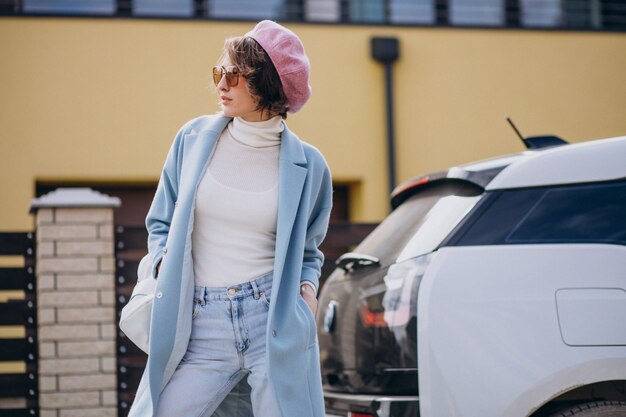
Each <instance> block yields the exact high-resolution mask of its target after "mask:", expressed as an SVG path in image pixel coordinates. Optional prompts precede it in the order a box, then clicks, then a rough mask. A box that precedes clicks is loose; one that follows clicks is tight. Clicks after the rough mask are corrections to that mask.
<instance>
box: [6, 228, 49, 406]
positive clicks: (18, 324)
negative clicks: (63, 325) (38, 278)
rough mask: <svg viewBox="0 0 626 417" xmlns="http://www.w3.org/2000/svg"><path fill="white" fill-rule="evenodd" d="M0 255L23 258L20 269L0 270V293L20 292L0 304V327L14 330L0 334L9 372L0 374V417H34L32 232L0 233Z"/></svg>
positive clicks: (37, 392) (34, 343)
mask: <svg viewBox="0 0 626 417" xmlns="http://www.w3.org/2000/svg"><path fill="white" fill-rule="evenodd" d="M0 255H3V256H7V255H9V256H16V255H17V256H22V257H23V259H24V262H23V263H24V266H23V267H15V268H6V267H5V268H0V291H9V293H8V294H14V293H16V292H17V293H19V292H23V297H21V296H15V297H11V296H9V297H6V298H7V301H6V302H0V326H7V327H4V328H5V329H7V330H8V329H11V330H18V331H17V332H14V331H10V332H9V331H5V333H4V334H3V335H0V364H1V365H4V366H3V367H4V368H5V369H9V372H8V373H0V417H26V416H29V417H33V416H38V415H39V400H38V397H39V388H38V373H37V314H36V313H37V304H36V287H35V235H34V233H0ZM20 328H21V329H20ZM22 329H23V330H22ZM15 368H21V369H19V371H18V370H16V369H15Z"/></svg>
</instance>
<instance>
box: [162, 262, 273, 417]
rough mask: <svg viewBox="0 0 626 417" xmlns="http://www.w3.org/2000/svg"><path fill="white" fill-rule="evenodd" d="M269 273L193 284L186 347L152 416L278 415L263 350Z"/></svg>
mask: <svg viewBox="0 0 626 417" xmlns="http://www.w3.org/2000/svg"><path fill="white" fill-rule="evenodd" d="M272 277H273V274H272V273H271V272H270V273H269V274H266V275H263V276H261V277H259V278H256V279H254V280H252V281H248V282H245V283H243V284H238V285H234V286H231V287H202V286H195V293H194V300H193V302H194V308H193V322H192V329H191V337H190V339H189V345H188V347H187V352H186V353H185V355H184V356H183V358H182V360H181V362H180V364H179V365H178V367H177V368H176V371H175V372H174V374H173V375H172V378H171V379H170V381H169V382H168V384H167V385H166V386H165V388H164V389H163V392H162V393H161V397H160V399H159V404H158V406H157V410H156V414H155V416H156V417H174V416H175V417H209V416H214V417H219V416H228V417H250V416H252V415H254V416H257V417H258V416H263V417H278V416H280V415H281V413H280V410H279V408H278V403H277V401H276V397H275V395H274V392H273V390H272V389H271V385H270V383H269V380H268V376H267V367H266V355H265V336H266V329H267V315H268V311H269V303H270V300H271V287H272ZM244 377H247V384H245V382H246V381H244V380H243V379H244ZM229 394H230V395H229ZM225 399H226V401H224V400H225ZM222 402H223V404H222ZM220 404H222V405H221V406H220ZM218 407H219V409H218Z"/></svg>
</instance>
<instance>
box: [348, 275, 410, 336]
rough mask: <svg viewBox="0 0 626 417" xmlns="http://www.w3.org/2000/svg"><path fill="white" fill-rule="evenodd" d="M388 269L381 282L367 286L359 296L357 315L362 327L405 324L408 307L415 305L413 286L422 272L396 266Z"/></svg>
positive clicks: (408, 312)
mask: <svg viewBox="0 0 626 417" xmlns="http://www.w3.org/2000/svg"><path fill="white" fill-rule="evenodd" d="M395 266H396V265H394V266H392V267H391V268H389V270H388V273H387V275H386V276H385V278H384V282H385V285H384V286H377V287H373V288H371V289H370V291H368V292H369V294H367V295H366V296H365V297H363V298H362V299H361V306H360V308H359V315H360V317H361V322H362V323H363V325H364V326H365V327H397V326H406V324H407V323H408V322H409V320H410V319H411V306H412V305H413V306H415V300H412V298H413V297H415V296H416V287H417V285H418V284H419V280H420V279H421V273H422V271H421V270H420V271H418V273H416V271H415V270H410V269H408V268H402V267H399V268H397V270H395V271H394V267H395Z"/></svg>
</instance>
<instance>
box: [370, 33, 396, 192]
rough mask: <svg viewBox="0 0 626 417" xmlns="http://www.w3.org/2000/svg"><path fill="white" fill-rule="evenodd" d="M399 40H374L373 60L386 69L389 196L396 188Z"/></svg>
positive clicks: (376, 38)
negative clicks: (395, 68) (395, 96)
mask: <svg viewBox="0 0 626 417" xmlns="http://www.w3.org/2000/svg"><path fill="white" fill-rule="evenodd" d="M399 44H400V42H399V41H398V38H378V37H374V38H372V43H371V45H372V58H374V59H375V60H376V61H378V62H380V63H381V64H383V66H384V68H385V97H386V104H387V105H386V107H387V170H388V179H389V194H391V192H392V191H393V189H394V187H395V186H396V154H395V145H394V140H395V139H394V136H395V132H394V124H393V67H392V65H393V63H394V62H395V61H396V60H397V59H398V57H399V56H400V45H399Z"/></svg>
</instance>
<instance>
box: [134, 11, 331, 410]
mask: <svg viewBox="0 0 626 417" xmlns="http://www.w3.org/2000/svg"><path fill="white" fill-rule="evenodd" d="M308 77H309V61H308V59H307V57H306V55H305V53H304V48H303V46H302V43H301V42H300V40H299V39H298V37H297V36H296V35H295V34H294V33H293V32H291V31H289V30H288V29H286V28H284V27H283V26H281V25H279V24H277V23H275V22H271V21H263V22H260V23H259V24H258V25H256V27H255V28H254V29H253V30H252V31H250V32H248V33H247V34H246V35H244V36H243V37H240V38H233V39H228V40H227V41H226V43H225V51H224V54H223V56H222V59H221V61H220V63H219V65H218V66H217V67H216V68H214V70H213V78H214V82H215V84H216V88H217V91H218V94H219V95H220V105H221V108H222V114H218V115H215V116H203V117H200V118H197V119H194V120H191V121H190V122H188V123H187V124H185V125H184V126H183V128H182V129H181V130H180V131H179V133H178V134H177V136H176V138H175V140H174V143H173V145H172V147H171V149H170V152H169V154H168V156H167V160H166V163H165V166H164V168H163V172H162V175H161V179H160V181H159V185H158V188H157V191H156V194H155V196H154V201H153V202H152V206H151V207H150V211H149V213H148V216H147V219H146V225H147V228H148V232H149V237H148V247H149V252H150V254H151V256H152V261H153V265H154V267H153V276H154V277H155V278H156V277H157V276H158V281H157V289H156V293H155V302H154V306H153V311H152V328H151V333H150V335H151V336H150V347H149V354H148V363H147V365H146V369H145V371H144V374H143V376H142V379H141V382H140V384H139V388H138V391H137V396H136V398H135V401H134V403H133V406H132V407H131V410H130V412H129V416H130V417H145V416H158V417H162V416H176V417H199V416H211V415H217V414H214V411H215V410H216V409H217V407H218V406H219V405H220V403H222V401H223V400H224V398H226V397H227V396H228V394H229V393H230V392H231V391H232V390H233V388H235V387H236V386H237V384H238V383H239V382H241V381H243V380H244V379H247V383H248V384H249V387H250V395H249V397H250V398H249V400H248V401H249V404H250V407H248V408H251V410H252V412H253V413H254V416H256V417H259V416H262V417H293V416H296V415H297V416H298V417H323V416H324V403H323V394H322V383H321V372H320V367H319V350H318V345H317V337H316V328H315V318H314V313H315V309H316V308H317V300H316V298H315V297H316V292H317V285H318V282H319V276H320V268H321V265H322V262H323V259H324V257H323V255H322V253H321V252H320V251H319V249H318V246H319V244H320V243H321V242H322V240H323V239H324V236H325V234H326V230H327V227H328V220H329V216H330V210H331V206H332V183H331V176H330V171H329V169H328V166H327V164H326V162H325V160H324V158H323V156H322V155H321V153H320V152H319V151H318V150H317V149H315V148H314V147H312V146H311V145H308V144H306V143H304V142H302V141H300V140H299V139H298V138H297V137H296V136H295V135H294V134H293V133H291V131H289V129H288V128H287V126H286V124H285V123H284V120H283V119H284V118H285V117H286V113H287V112H292V113H293V112H296V111H298V110H300V108H302V106H303V105H304V103H305V102H306V101H307V100H308V98H309V96H310V86H309V84H308ZM244 408H245V407H244ZM220 409H222V407H220ZM224 411H225V412H226V415H230V416H232V417H239V416H243V415H244V414H246V415H247V412H241V414H240V413H239V411H235V410H224Z"/></svg>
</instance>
